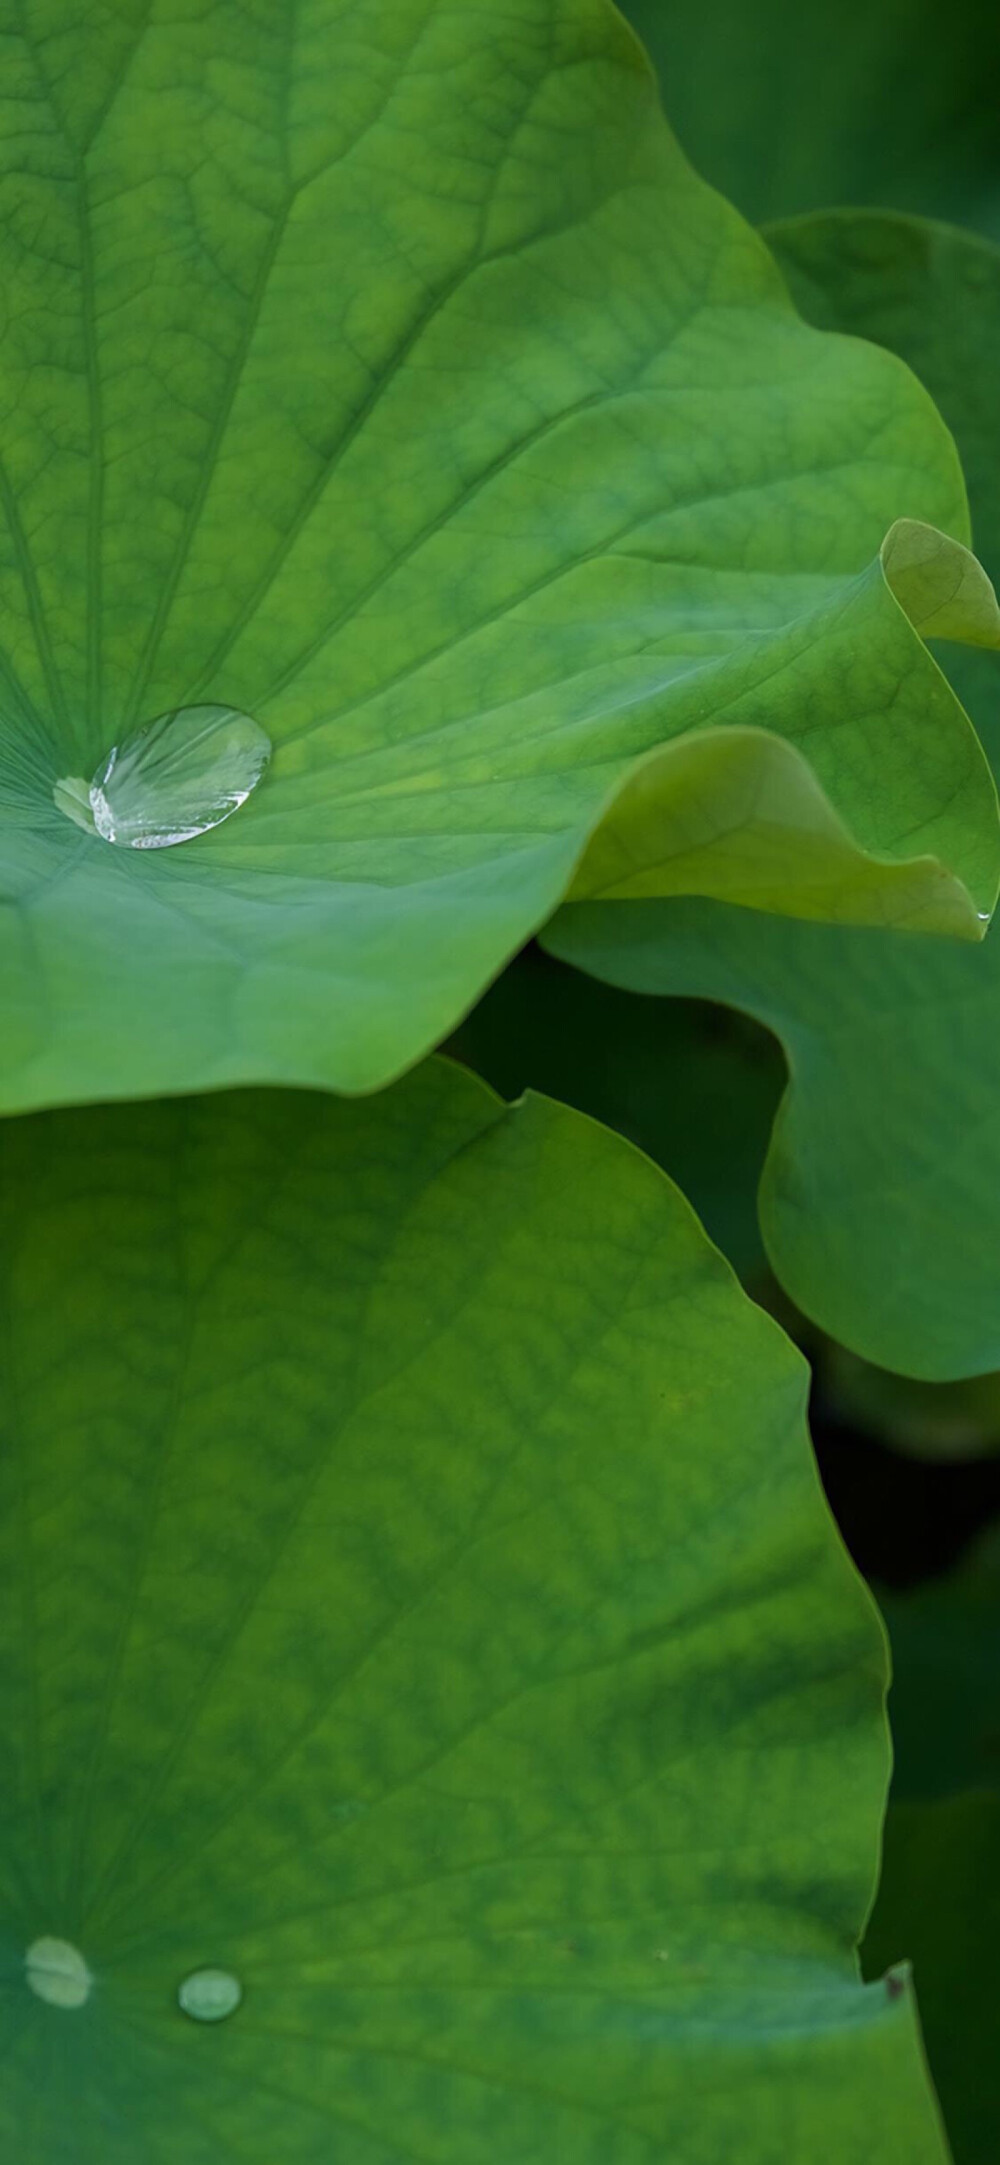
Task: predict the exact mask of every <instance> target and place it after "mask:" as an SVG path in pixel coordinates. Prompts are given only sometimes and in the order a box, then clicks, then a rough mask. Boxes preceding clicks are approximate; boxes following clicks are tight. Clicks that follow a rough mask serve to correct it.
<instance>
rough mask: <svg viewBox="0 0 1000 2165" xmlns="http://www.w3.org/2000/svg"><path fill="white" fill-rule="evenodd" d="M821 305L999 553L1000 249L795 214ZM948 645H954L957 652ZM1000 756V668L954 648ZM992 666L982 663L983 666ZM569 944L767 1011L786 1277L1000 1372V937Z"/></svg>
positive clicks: (862, 1343)
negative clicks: (961, 473) (869, 363)
mask: <svg viewBox="0 0 1000 2165" xmlns="http://www.w3.org/2000/svg"><path fill="white" fill-rule="evenodd" d="M772 240H773V242H774V244H775V246H776V248H777V251H778V254H779V259H780V260H781V262H782V264H783V265H784V267H785V269H786V271H787V272H788V274H789V275H790V277H791V279H792V283H793V286H794V290H795V292H796V295H797V297H798V299H799V302H800V305H801V306H803V307H804V308H806V309H808V310H810V312H813V313H815V314H816V316H817V318H818V320H820V321H823V322H831V321H836V322H837V323H838V324H840V325H841V326H842V327H843V328H844V329H845V330H847V331H850V332H851V333H854V334H857V333H860V332H861V331H862V330H863V329H867V330H868V331H869V333H870V335H871V336H872V337H873V338H884V339H886V340H887V341H888V342H891V344H892V345H893V346H894V347H895V348H896V350H898V351H899V352H900V353H901V354H902V355H903V356H904V358H905V359H906V360H907V361H908V362H909V363H910V364H911V365H912V366H913V367H914V369H915V370H916V371H917V372H918V373H919V374H920V375H921V377H922V378H923V380H924V381H925V382H926V384H927V385H928V387H929V388H930V389H931V391H932V392H933V394H934V396H935V398H936V399H937V400H938V402H939V404H940V407H941V411H942V412H943V414H944V415H945V418H946V419H947V420H948V421H949V422H950V424H951V426H952V428H953V429H954V431H955V435H956V438H957V441H958V444H959V448H960V450H961V452H962V454H963V458H964V461H965V464H966V467H967V470H968V473H969V488H970V499H971V504H972V512H973V524H974V529H975V533H976V537H977V541H978V544H979V547H980V549H981V551H982V555H983V559H984V562H985V564H986V567H987V569H989V567H990V565H991V564H992V565H993V566H994V567H997V566H1000V422H998V409H997V400H996V382H997V371H998V368H1000V249H997V248H995V247H994V246H993V245H992V244H991V243H989V242H987V241H982V240H979V239H978V238H976V237H975V236H971V235H964V234H961V233H958V232H954V231H952V230H951V229H948V228H945V227H941V226H938V225H934V224H932V223H928V224H925V223H923V222H921V221H920V220H917V219H908V218H894V217H887V216H882V215H876V214H866V213H831V214H830V215H829V216H827V217H817V218H815V219H799V220H796V221H794V222H791V223H789V224H787V225H785V226H783V227H777V228H774V229H772ZM942 654H943V655H944V654H945V650H944V649H942ZM956 663H958V666H959V668H960V669H961V683H962V689H963V691H964V693H965V695H966V697H967V698H968V700H969V703H970V706H971V709H972V711H973V713H974V715H975V717H976V719H977V722H978V724H979V726H980V727H981V729H982V734H983V738H984V742H985V743H986V745H987V748H988V749H989V750H990V752H991V754H992V756H993V759H994V762H995V763H996V764H997V765H998V767H1000V726H998V723H1000V665H998V663H997V658H996V656H995V655H990V654H985V653H983V654H977V655H972V654H966V653H964V652H963V653H962V655H961V656H959V655H958V650H957V649H955V648H952V647H949V648H948V649H947V650H946V666H947V667H948V669H949V671H951V670H953V669H955V667H956ZM970 663H971V665H972V666H971V668H970V667H969V664H970ZM546 941H547V944H548V945H549V946H550V947H551V949H552V951H553V952H555V953H557V954H560V955H562V956H563V957H564V958H565V959H566V960H568V961H571V962H575V963H577V964H579V965H581V966H584V967H586V968H588V969H592V970H594V971H596V973H597V974H598V975H600V976H604V977H606V978H608V979H609V980H610V981H611V982H612V983H616V984H619V985H622V986H626V987H629V988H631V989H632V990H635V991H643V992H647V993H648V992H659V993H667V992H673V993H681V994H695V995H699V996H701V997H708V998H715V999H718V1000H722V1001H726V1002H731V1003H733V1004H734V1005H735V1006H737V1007H743V1008H746V1009H747V1010H748V1011H749V1012H750V1013H752V1014H753V1015H755V1016H756V1017H758V1019H759V1020H761V1021H763V1022H765V1023H767V1024H768V1025H769V1027H770V1028H772V1029H773V1030H774V1031H775V1032H776V1034H777V1035H778V1037H779V1038H780V1039H781V1042H782V1044H783V1046H784V1049H785V1053H786V1057H787V1060H788V1064H789V1071H790V1086H789V1092H788V1095H787V1097H786V1099H785V1101H784V1104H783V1106H782V1109H781V1113H780V1115H779V1118H778V1121H777V1123H776V1126H775V1130H774V1135H773V1139H772V1146H771V1152H770V1156H769V1159H768V1163H767V1167H766V1170H765V1174H764V1179H763V1184H762V1188H761V1195H760V1210H761V1220H762V1227H763V1231H764V1237H765V1241H766V1245H767V1249H768V1252H769V1255H770V1258H771V1261H772V1264H773V1266H774V1269H775V1271H776V1272H777V1275H778V1277H779V1278H780V1279H781V1281H782V1283H783V1284H784V1285H785V1286H786V1288H787V1290H788V1292H789V1293H790V1294H791V1296H792V1298H793V1299H794V1300H795V1301H796V1302H797V1304H798V1306H799V1307H800V1308H801V1309H803V1310H804V1311H805V1313H806V1314H807V1315H809V1316H810V1317H812V1318H813V1319H814V1320H815V1321H816V1322H818V1323H820V1324H821V1325H822V1326H823V1327H824V1329H826V1330H828V1331H830V1332H831V1333H832V1334H833V1336H834V1337H836V1338H839V1339H841V1340H842V1341H843V1342H844V1343H845V1344H846V1345H848V1346H850V1347H852V1348H853V1349H854V1350H855V1351H856V1352H858V1353H861V1354H863V1355H865V1356H866V1358H868V1359H869V1360H871V1361H874V1362H876V1363H879V1364H881V1365H882V1366H883V1367H886V1368H889V1369H894V1370H897V1371H899V1372H900V1373H902V1374H907V1375H913V1376H922V1377H925V1378H927V1379H929V1380H947V1379H949V1378H956V1377H960V1376H966V1375H972V1374H978V1373H983V1372H987V1371H990V1370H994V1369H997V1368H1000V1263H998V1257H1000V1085H998V1080H997V1078H998V1075H1000V944H998V943H997V941H996V939H995V938H994V937H993V936H989V935H988V936H987V938H986V940H985V942H984V944H983V945H982V947H980V948H977V949H976V950H975V952H973V951H972V950H971V949H968V948H967V949H964V950H961V949H959V948H958V947H957V946H954V945H950V944H946V943H944V942H941V941H933V942H932V941H930V940H925V939H919V938H915V939H911V938H908V937H907V938H896V937H892V938H890V937H887V936H886V935H884V934H882V933H879V932H877V931H855V930H853V929H850V928H844V929H843V930H841V929H838V928H834V927H829V926H818V925H817V926H809V925H805V924H802V925H794V924H790V923H781V922H779V921H778V920H777V919H776V918H770V919H768V918H765V917H763V916H758V915H755V914H751V913H750V912H749V911H747V910H745V909H731V908H728V909H727V908H725V907H724V906H720V905H716V904H713V903H708V902H706V903H699V902H693V903H692V902H677V903H671V902H663V903H661V902H643V903H634V902H633V903H628V904H617V903H616V904H615V905H614V906H613V907H611V906H609V905H605V906H603V907H601V906H599V905H598V906H594V905H589V904H588V905H582V906H581V907H579V908H575V907H574V908H572V909H569V910H566V911H564V912H562V913H561V915H560V916H559V918H558V919H557V920H556V922H555V924H554V926H553V927H552V928H550V930H549V932H548V933H547V934H546Z"/></svg>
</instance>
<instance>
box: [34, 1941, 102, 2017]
mask: <svg viewBox="0 0 1000 2165" xmlns="http://www.w3.org/2000/svg"><path fill="white" fill-rule="evenodd" d="M24 1969H25V1975H26V1977H27V1980H28V1983H29V1985H30V1986H31V1989H32V1991H33V1992H35V1993H37V1995H38V1998H39V1999H40V2000H47V2002H48V2004H49V2006H50V2007H85V2006H86V2004H87V2001H88V2000H89V1998H90V1994H91V1990H92V1988H93V1983H94V1980H93V1978H92V1976H91V1974H90V1971H89V1969H88V1968H87V1965H86V1963H85V1961H84V1959H83V1956H82V1954H81V1953H80V1951H79V1949H78V1948H76V1947H73V1946H71V1945H70V1942H69V1940H68V1939H47V1938H43V1939H36V1940H32V1943H31V1946H30V1947H29V1949H28V1952H27V1954H26V1955H25V1958H24Z"/></svg>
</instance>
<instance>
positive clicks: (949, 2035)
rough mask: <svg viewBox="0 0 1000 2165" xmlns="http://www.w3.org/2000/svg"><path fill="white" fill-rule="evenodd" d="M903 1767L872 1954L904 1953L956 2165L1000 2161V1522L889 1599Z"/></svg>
mask: <svg viewBox="0 0 1000 2165" xmlns="http://www.w3.org/2000/svg"><path fill="white" fill-rule="evenodd" d="M880 1600H881V1603H882V1607H883V1611H884V1614H885V1617H886V1621H887V1623H888V1626H889V1632H890V1637H891V1640H892V1651H893V1668H894V1682H893V1687H892V1692H891V1695H890V1712H891V1717H892V1729H893V1740H894V1746H895V1772H894V1776H893V1786H892V1801H891V1803H890V1807H889V1814H888V1819H887V1822H886V1831H885V1847H884V1859H883V1871H882V1880H881V1884H880V1888H879V1894H878V1900H877V1902H876V1905H875V1909H874V1912H873V1914H872V1917H871V1920H870V1923H869V1926H868V1931H867V1934H866V1937H865V1942H864V1948H863V1962H864V1965H865V1969H866V1973H867V1974H868V1975H871V1976H876V1975H880V1974H881V1972H882V1970H883V1969H884V1968H885V1967H886V1965H887V1964H889V1963H892V1962H895V1961H897V1960H898V1959H899V1957H900V1956H901V1955H902V1954H903V1953H904V1952H905V1954H906V1955H907V1956H908V1957H910V1958H912V1960H913V1963H914V1975H915V1980H916V1987H917V1995H918V2000H919V2005H920V2014H921V2021H922V2025H923V2031H924V2038H925V2041H926V2045H927V2050H928V2055H929V2058H930V2063H931V2068H932V2072H933V2074H934V2078H935V2081H936V2083H937V2086H938V2091H939V2094H940V2098H941V2103H942V2106H943V2108H944V2114H945V2119H946V2122H947V2126H948V2132H949V2137H950V2139H951V2144H952V2149H953V2152H954V2157H955V2165H995V2160H996V2158H997V2156H998V2155H1000V2058H998V2055H997V2049H996V2025H997V2010H998V2007H1000V1522H998V1523H997V1524H996V1525H995V1526H993V1527H992V1528H991V1529H990V1530H989V1531H988V1532H987V1533H986V1534H985V1535H984V1536H983V1537H982V1538H981V1540H980V1541H979V1543H978V1544H976V1545H975V1546H974V1547H973V1548H972V1549H971V1550H970V1552H969V1554H968V1555H967V1556H966V1557H965V1558H964V1559H963V1561H962V1562H961V1563H960V1564H959V1566H958V1567H957V1569H956V1570H955V1571H953V1572H952V1573H950V1574H949V1575H948V1576H947V1577H946V1578H944V1579H941V1580H938V1581H935V1582H932V1583H931V1584H929V1585H928V1586H925V1587H921V1588H919V1589H916V1590H914V1591H912V1592H909V1593H907V1594H893V1595H888V1594H883V1595H881V1596H880Z"/></svg>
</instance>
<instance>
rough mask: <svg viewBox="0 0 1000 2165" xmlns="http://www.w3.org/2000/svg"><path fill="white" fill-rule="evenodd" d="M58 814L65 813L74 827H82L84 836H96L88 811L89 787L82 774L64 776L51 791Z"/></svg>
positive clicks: (92, 818) (92, 819) (89, 810)
mask: <svg viewBox="0 0 1000 2165" xmlns="http://www.w3.org/2000/svg"><path fill="white" fill-rule="evenodd" d="M52 795H53V797H54V798H55V801H56V804H57V805H58V807H59V810H60V812H65V814H66V817H67V819H71V820H72V821H73V824H74V826H75V827H82V828H83V829H84V831H85V833H86V834H96V833H97V829H96V827H95V825H94V815H93V812H92V811H91V809H90V785H89V783H88V782H85V781H84V779H83V776H82V774H65V775H64V776H63V778H62V781H61V782H57V783H56V784H55V787H54V789H53V791H52Z"/></svg>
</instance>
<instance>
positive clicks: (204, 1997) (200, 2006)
mask: <svg viewBox="0 0 1000 2165" xmlns="http://www.w3.org/2000/svg"><path fill="white" fill-rule="evenodd" d="M177 1998H178V2000H179V2001H180V2004H181V2006H182V2007H183V2009H184V2013H185V2014H186V2015H190V2016H191V2019H192V2021H193V2022H224V2021H225V2019H226V2016H227V2015H232V2014H235V2012H236V2009H237V2007H238V2006H239V2004H240V2001H241V1999H242V1998H243V1987H242V1985H241V1983H240V1980H239V1978H238V1977H234V1976H233V1973H232V1971H231V1970H192V1972H191V1975H190V1977H185V1979H184V1983H183V1984H182V1985H181V1986H180V1987H179V1988H178V1993H177Z"/></svg>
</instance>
